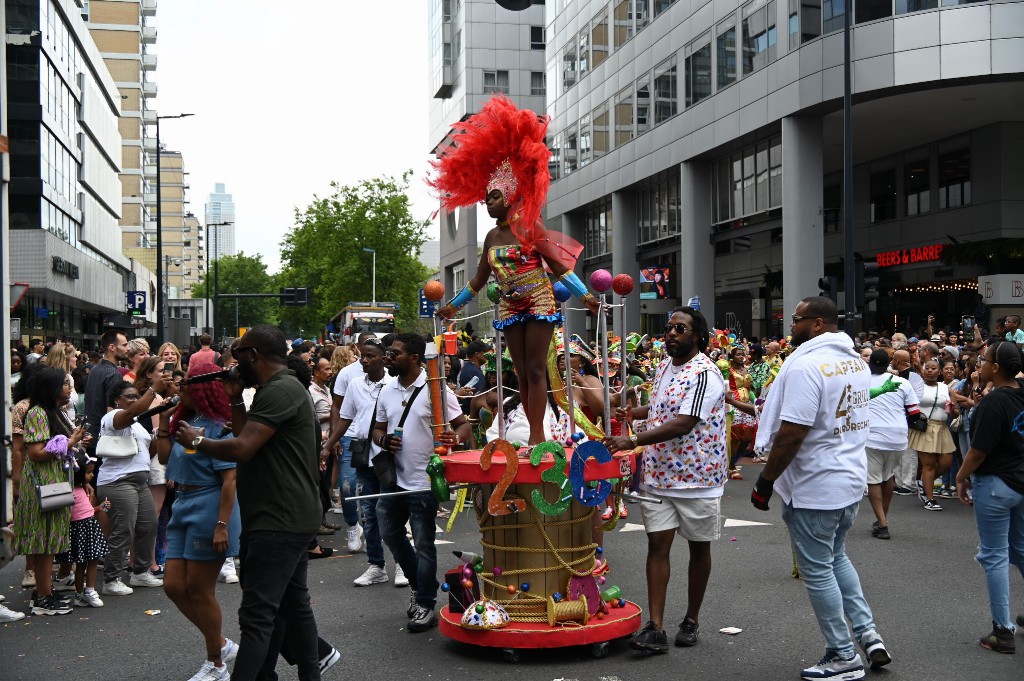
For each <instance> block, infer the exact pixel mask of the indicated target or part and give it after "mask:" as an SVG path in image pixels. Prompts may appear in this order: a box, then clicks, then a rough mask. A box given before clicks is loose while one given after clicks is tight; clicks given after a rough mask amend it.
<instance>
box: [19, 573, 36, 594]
mask: <svg viewBox="0 0 1024 681" xmlns="http://www.w3.org/2000/svg"><path fill="white" fill-rule="evenodd" d="M21 588H22V589H34V588H36V573H35V572H33V571H32V570H25V572H24V573H22V575H21Z"/></svg>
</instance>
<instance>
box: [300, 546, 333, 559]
mask: <svg viewBox="0 0 1024 681" xmlns="http://www.w3.org/2000/svg"><path fill="white" fill-rule="evenodd" d="M317 548H318V549H320V552H319V553H314V552H312V551H306V555H307V556H309V559H310V560H316V559H317V558H330V557H331V556H332V555H334V549H332V548H331V547H329V546H319V545H318V546H317Z"/></svg>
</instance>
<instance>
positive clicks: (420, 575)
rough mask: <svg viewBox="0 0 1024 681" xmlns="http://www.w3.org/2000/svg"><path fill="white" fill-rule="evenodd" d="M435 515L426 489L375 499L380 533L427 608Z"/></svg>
mask: <svg viewBox="0 0 1024 681" xmlns="http://www.w3.org/2000/svg"><path fill="white" fill-rule="evenodd" d="M398 489H399V491H401V489H402V488H401V487H399V488H398ZM436 518H437V500H436V499H434V495H433V494H431V493H430V492H417V493H416V494H406V495H403V496H400V497H383V498H382V499H379V500H378V501H377V522H378V523H380V534H381V537H382V538H383V539H384V543H386V544H387V545H388V548H389V549H391V553H392V554H393V555H394V556H395V560H396V561H397V562H398V564H399V565H401V566H402V572H404V573H405V576H406V577H408V578H409V585H410V586H411V587H412V589H413V591H415V592H416V602H417V603H419V604H420V605H425V606H427V607H430V608H433V607H434V604H435V603H436V602H437V587H438V583H437V547H436V546H435V545H434V538H435V536H436V535H435V533H436V531H437V526H436V525H435V521H436ZM406 522H408V523H409V525H410V526H411V527H412V538H413V541H414V542H415V543H416V548H415V549H413V546H412V544H410V543H409V538H408V537H406V536H405V523H406ZM244 569H245V568H243V570H244Z"/></svg>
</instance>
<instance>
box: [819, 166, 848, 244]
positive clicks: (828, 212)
mask: <svg viewBox="0 0 1024 681" xmlns="http://www.w3.org/2000/svg"><path fill="white" fill-rule="evenodd" d="M821 211H822V223H823V226H824V229H825V234H832V233H834V232H841V231H843V174H842V173H834V174H832V175H829V176H828V177H826V178H825V181H824V183H823V187H822V199H821Z"/></svg>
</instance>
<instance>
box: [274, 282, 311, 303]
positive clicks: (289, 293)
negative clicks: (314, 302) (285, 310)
mask: <svg viewBox="0 0 1024 681" xmlns="http://www.w3.org/2000/svg"><path fill="white" fill-rule="evenodd" d="M279 295H280V296H281V305H282V306H283V307H302V306H305V305H309V303H310V296H309V289H308V288H291V287H289V288H283V289H281V290H280V293H279Z"/></svg>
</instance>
